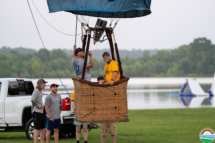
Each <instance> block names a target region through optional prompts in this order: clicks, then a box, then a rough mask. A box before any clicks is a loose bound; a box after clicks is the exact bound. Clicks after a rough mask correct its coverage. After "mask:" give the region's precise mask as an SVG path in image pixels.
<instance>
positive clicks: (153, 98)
mask: <svg viewBox="0 0 215 143" xmlns="http://www.w3.org/2000/svg"><path fill="white" fill-rule="evenodd" d="M201 86H202V88H203V90H204V91H207V90H208V89H209V88H210V85H201ZM142 87H143V90H140V88H139V87H138V89H133V90H131V88H129V89H128V108H129V109H161V108H186V106H184V104H183V103H182V101H181V100H180V97H179V96H166V94H170V93H171V94H173V95H176V94H178V93H179V92H180V89H181V87H182V85H165V86H159V85H153V86H151V88H150V86H142ZM208 106H209V107H211V102H209V101H208V98H204V97H195V98H193V99H192V100H191V103H190V106H189V107H195V108H196V107H208Z"/></svg>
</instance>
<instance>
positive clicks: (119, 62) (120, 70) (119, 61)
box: [113, 33, 123, 79]
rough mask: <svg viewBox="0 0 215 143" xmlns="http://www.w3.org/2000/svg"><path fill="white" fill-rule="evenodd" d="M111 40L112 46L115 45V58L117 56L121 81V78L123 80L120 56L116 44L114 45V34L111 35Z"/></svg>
mask: <svg viewBox="0 0 215 143" xmlns="http://www.w3.org/2000/svg"><path fill="white" fill-rule="evenodd" d="M113 39H114V45H115V50H116V56H117V60H118V65H119V72H120V79H122V78H123V70H122V64H121V60H120V56H119V51H118V46H117V43H116V39H115V35H114V33H113Z"/></svg>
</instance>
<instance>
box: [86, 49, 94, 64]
mask: <svg viewBox="0 0 215 143" xmlns="http://www.w3.org/2000/svg"><path fill="white" fill-rule="evenodd" d="M88 55H89V57H90V62H89V64H88V66H87V67H88V68H93V66H94V63H93V56H92V53H91V52H90V51H89V52H88Z"/></svg>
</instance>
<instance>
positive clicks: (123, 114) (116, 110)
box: [116, 108, 128, 117]
mask: <svg viewBox="0 0 215 143" xmlns="http://www.w3.org/2000/svg"><path fill="white" fill-rule="evenodd" d="M116 111H117V112H118V113H119V114H121V115H122V116H126V117H127V116H128V114H127V115H124V114H122V113H121V112H119V110H118V109H117V108H116Z"/></svg>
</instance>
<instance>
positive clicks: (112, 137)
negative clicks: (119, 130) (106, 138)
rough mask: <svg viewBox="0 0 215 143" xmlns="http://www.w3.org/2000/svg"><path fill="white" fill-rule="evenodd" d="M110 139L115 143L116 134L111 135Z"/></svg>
mask: <svg viewBox="0 0 215 143" xmlns="http://www.w3.org/2000/svg"><path fill="white" fill-rule="evenodd" d="M111 139H112V142H113V143H116V136H115V135H111Z"/></svg>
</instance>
